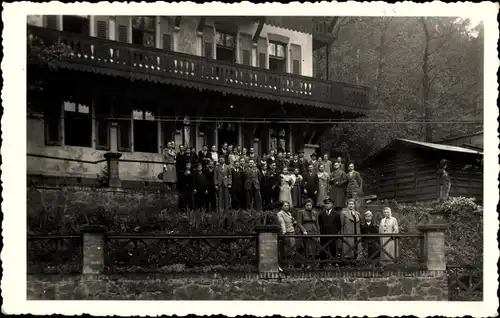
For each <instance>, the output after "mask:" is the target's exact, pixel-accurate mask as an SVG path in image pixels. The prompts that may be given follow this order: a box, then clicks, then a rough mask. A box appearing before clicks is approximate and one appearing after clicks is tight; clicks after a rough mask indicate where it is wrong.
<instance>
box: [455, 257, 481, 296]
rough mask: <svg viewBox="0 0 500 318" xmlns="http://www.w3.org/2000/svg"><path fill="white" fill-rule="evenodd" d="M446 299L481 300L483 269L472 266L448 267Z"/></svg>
mask: <svg viewBox="0 0 500 318" xmlns="http://www.w3.org/2000/svg"><path fill="white" fill-rule="evenodd" d="M446 269H447V272H448V299H449V300H450V301H482V300H483V268H482V267H479V266H472V265H448V266H446Z"/></svg>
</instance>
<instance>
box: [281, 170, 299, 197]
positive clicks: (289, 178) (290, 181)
mask: <svg viewBox="0 0 500 318" xmlns="http://www.w3.org/2000/svg"><path fill="white" fill-rule="evenodd" d="M280 180H281V181H280V195H279V201H281V202H288V203H290V204H291V202H292V188H293V185H294V184H295V175H294V174H290V173H288V168H287V167H283V170H282V173H281V175H280Z"/></svg>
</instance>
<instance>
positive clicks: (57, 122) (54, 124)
mask: <svg viewBox="0 0 500 318" xmlns="http://www.w3.org/2000/svg"><path fill="white" fill-rule="evenodd" d="M55 105H56V104H54V106H55ZM43 118H44V121H45V143H46V144H47V145H53V146H59V145H61V130H60V129H61V102H60V101H59V102H58V103H57V106H55V107H49V108H47V109H45V110H44V114H43Z"/></svg>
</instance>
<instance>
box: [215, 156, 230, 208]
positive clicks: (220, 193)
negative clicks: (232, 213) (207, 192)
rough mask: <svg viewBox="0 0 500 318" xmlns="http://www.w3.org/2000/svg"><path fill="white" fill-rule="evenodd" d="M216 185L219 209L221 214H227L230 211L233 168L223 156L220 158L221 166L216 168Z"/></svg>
mask: <svg viewBox="0 0 500 318" xmlns="http://www.w3.org/2000/svg"><path fill="white" fill-rule="evenodd" d="M214 184H215V190H216V191H217V207H218V208H219V212H223V211H224V212H227V211H228V210H229V201H230V191H231V185H232V175H231V168H230V167H229V165H227V164H226V163H225V158H224V157H223V156H220V157H219V165H218V166H217V167H216V168H215V172H214Z"/></svg>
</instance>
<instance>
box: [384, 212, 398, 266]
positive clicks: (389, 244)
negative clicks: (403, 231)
mask: <svg viewBox="0 0 500 318" xmlns="http://www.w3.org/2000/svg"><path fill="white" fill-rule="evenodd" d="M379 233H380V234H386V233H389V234H398V233H399V228H398V221H397V220H396V218H395V217H393V216H392V212H391V209H390V208H389V207H385V208H384V218H383V219H382V220H381V221H380V225H379ZM395 240H396V239H395V238H392V237H381V238H380V246H381V247H382V250H381V253H380V260H381V261H394V260H396V257H397V250H396V243H395Z"/></svg>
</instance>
